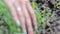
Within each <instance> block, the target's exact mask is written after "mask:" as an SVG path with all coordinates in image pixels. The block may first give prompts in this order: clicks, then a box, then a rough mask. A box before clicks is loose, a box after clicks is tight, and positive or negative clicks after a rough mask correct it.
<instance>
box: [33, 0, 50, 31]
mask: <svg viewBox="0 0 60 34" xmlns="http://www.w3.org/2000/svg"><path fill="white" fill-rule="evenodd" d="M32 8H33V10H34V12H35V15H36V19H37V22H38V30H41V29H45V25H46V23H45V22H46V20H47V19H48V18H49V17H50V15H51V11H46V8H47V7H46V6H44V7H43V8H44V10H43V11H42V13H41V12H40V10H39V9H38V6H37V4H36V2H35V1H34V0H32ZM46 12H48V13H46Z"/></svg>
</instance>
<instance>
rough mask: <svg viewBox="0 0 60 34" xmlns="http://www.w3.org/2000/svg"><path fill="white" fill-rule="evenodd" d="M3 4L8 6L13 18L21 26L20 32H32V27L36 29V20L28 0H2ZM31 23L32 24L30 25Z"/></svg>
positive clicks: (25, 33)
mask: <svg viewBox="0 0 60 34" xmlns="http://www.w3.org/2000/svg"><path fill="white" fill-rule="evenodd" d="M4 2H5V4H6V5H7V6H8V7H9V9H10V12H11V15H12V16H13V17H12V18H13V20H14V21H15V22H16V24H17V25H18V26H19V27H20V26H21V28H22V33H23V34H27V30H28V34H34V33H33V26H34V29H35V30H37V21H36V17H35V14H34V11H33V10H32V7H31V4H30V2H29V0H4ZM32 24H33V26H32Z"/></svg>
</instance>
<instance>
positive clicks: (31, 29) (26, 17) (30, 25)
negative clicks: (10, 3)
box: [21, 3, 33, 34]
mask: <svg viewBox="0 0 60 34" xmlns="http://www.w3.org/2000/svg"><path fill="white" fill-rule="evenodd" d="M21 5H22V10H23V13H24V16H25V20H26V24H27V28H28V34H33V28H32V24H31V19H30V16H29V14H28V11H27V9H26V5H25V3H22V4H21Z"/></svg>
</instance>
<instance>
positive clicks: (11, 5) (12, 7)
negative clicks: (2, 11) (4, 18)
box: [4, 0, 21, 27]
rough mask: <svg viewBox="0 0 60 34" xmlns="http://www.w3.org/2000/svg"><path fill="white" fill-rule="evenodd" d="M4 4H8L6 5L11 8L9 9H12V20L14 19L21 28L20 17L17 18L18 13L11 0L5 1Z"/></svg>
mask: <svg viewBox="0 0 60 34" xmlns="http://www.w3.org/2000/svg"><path fill="white" fill-rule="evenodd" d="M8 1H9V2H8ZM4 2H5V3H6V5H7V6H8V7H9V9H10V12H11V15H12V16H13V17H12V18H13V20H14V21H15V22H16V24H17V26H19V27H20V26H21V24H20V21H19V19H18V17H17V13H16V10H15V8H14V6H13V3H12V2H11V0H4Z"/></svg>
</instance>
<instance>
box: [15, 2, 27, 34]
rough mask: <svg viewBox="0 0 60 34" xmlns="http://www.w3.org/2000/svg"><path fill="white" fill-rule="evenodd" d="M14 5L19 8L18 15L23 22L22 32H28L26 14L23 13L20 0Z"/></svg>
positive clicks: (25, 33) (24, 33)
mask: <svg viewBox="0 0 60 34" xmlns="http://www.w3.org/2000/svg"><path fill="white" fill-rule="evenodd" d="M14 6H15V8H16V9H17V13H18V17H19V19H20V21H21V24H22V25H21V26H22V32H23V34H27V30H26V25H25V18H24V15H23V12H22V10H21V6H20V4H19V2H18V1H16V2H15V4H14Z"/></svg>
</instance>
